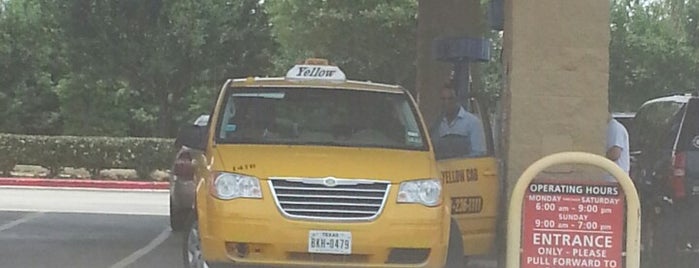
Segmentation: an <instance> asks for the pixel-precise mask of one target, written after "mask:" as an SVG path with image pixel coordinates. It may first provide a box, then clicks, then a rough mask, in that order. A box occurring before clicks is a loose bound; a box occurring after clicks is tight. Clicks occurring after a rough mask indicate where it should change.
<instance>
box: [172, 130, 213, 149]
mask: <svg viewBox="0 0 699 268" xmlns="http://www.w3.org/2000/svg"><path fill="white" fill-rule="evenodd" d="M207 130H208V128H207V127H206V126H197V125H187V126H183V127H182V128H180V131H179V133H177V138H176V139H175V147H180V146H187V147H189V148H192V149H197V150H204V149H206V137H207V135H206V134H207Z"/></svg>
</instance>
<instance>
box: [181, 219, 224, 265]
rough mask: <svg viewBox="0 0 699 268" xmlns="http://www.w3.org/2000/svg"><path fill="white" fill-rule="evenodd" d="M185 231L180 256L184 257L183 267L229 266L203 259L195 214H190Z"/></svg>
mask: <svg viewBox="0 0 699 268" xmlns="http://www.w3.org/2000/svg"><path fill="white" fill-rule="evenodd" d="M187 222H188V223H189V224H187V227H188V228H187V231H186V232H185V236H184V246H183V248H182V253H183V254H182V257H183V258H184V267H185V268H222V267H231V266H223V265H220V264H211V263H207V262H206V261H205V260H204V257H203V255H202V251H201V240H200V237H199V224H198V221H197V219H196V216H194V215H192V216H191V217H190V220H188V221H187Z"/></svg>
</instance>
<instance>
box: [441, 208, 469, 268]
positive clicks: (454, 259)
mask: <svg viewBox="0 0 699 268" xmlns="http://www.w3.org/2000/svg"><path fill="white" fill-rule="evenodd" d="M448 245H449V247H448V249H447V260H446V264H445V265H444V268H464V267H466V258H465V257H464V241H463V238H462V236H461V230H459V225H458V224H457V223H456V221H455V220H454V219H452V220H451V224H450V226H449V244H448Z"/></svg>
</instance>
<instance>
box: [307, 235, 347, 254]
mask: <svg viewBox="0 0 699 268" xmlns="http://www.w3.org/2000/svg"><path fill="white" fill-rule="evenodd" d="M308 252H310V253H326V254H343V255H349V254H352V233H350V232H338V231H310V232H309V233H308Z"/></svg>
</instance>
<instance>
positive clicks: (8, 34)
mask: <svg viewBox="0 0 699 268" xmlns="http://www.w3.org/2000/svg"><path fill="white" fill-rule="evenodd" d="M0 9H1V10H2V12H1V13H0V118H2V119H3V120H0V132H6V133H26V134H59V133H61V130H62V126H61V120H60V116H59V102H58V97H57V95H56V93H55V87H56V85H57V83H58V79H60V77H61V76H62V75H63V74H64V73H65V72H64V67H65V64H64V60H63V58H62V57H61V55H62V54H61V53H62V46H61V45H60V44H56V42H55V41H56V39H57V37H58V34H59V33H58V31H56V30H55V20H54V17H53V16H51V15H48V14H45V13H44V10H43V9H42V6H41V5H40V3H39V2H38V1H30V0H12V1H2V8H0Z"/></svg>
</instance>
